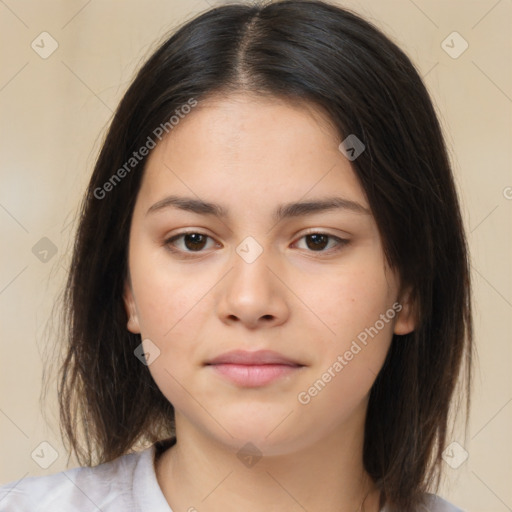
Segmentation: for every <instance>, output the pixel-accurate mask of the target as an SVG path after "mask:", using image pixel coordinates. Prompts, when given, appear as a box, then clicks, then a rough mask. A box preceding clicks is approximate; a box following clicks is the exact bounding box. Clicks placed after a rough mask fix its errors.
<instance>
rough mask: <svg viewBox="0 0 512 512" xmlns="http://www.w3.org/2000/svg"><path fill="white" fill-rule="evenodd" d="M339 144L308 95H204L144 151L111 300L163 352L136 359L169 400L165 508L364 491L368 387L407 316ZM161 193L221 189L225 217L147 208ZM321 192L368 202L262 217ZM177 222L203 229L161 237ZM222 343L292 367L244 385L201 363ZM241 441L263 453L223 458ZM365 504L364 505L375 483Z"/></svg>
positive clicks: (324, 504) (315, 504) (351, 496)
mask: <svg viewBox="0 0 512 512" xmlns="http://www.w3.org/2000/svg"><path fill="white" fill-rule="evenodd" d="M340 142H341V140H340V137H339V135H338V134H337V133H336V131H335V130H334V128H333V127H332V126H331V125H330V123H329V120H328V119H327V118H326V117H325V115H324V114H323V113H322V112H321V111H319V110H317V109H316V108H315V107H313V106H312V105H298V104H296V103H293V104H292V103H289V102H286V101H281V100H278V99H277V98H262V97H256V96H253V95H250V94H242V93H240V94H236V95H233V94H232V95H230V96H213V97H211V98H209V99H208V100H205V101H201V102H200V104H199V105H198V106H197V107H196V108H195V109H194V110H193V111H192V112H191V113H190V114H189V115H188V116H187V117H186V118H185V119H183V120H181V121H180V124H179V125H177V126H176V127H175V128H174V129H173V131H172V132H170V134H169V135H168V136H167V138H166V139H164V140H163V141H162V142H161V143H159V144H158V145H157V147H156V148H155V149H154V150H153V151H152V153H151V155H150V156H149V159H148V162H147V166H146V169H145V175H144V177H143V181H142V184H141V188H140V191H139V194H138V197H137V201H136V205H135V209H134V213H133V218H132V224H131V231H130V244H129V274H130V275H129V279H128V280H127V283H126V288H125V297H124V300H125V305H126V310H127V313H128V316H129V320H128V329H129V330H130V331H131V332H133V333H140V334H141V338H142V339H143V340H146V339H149V340H151V343H152V345H151V347H153V348H151V350H153V351H154V350H155V349H154V347H157V348H158V350H159V351H160V352H159V355H158V357H156V359H155V360H154V361H153V362H152V363H151V364H150V366H149V369H150V371H151V374H152V376H153V378H154V380H155V382H156V384H157V385H158V387H159V388H160V390H161V391H162V393H163V394H164V395H165V396H166V398H167V399H168V400H169V401H170V402H171V403H172V404H173V406H174V408H175V411H176V431H177V439H178V442H177V444H176V445H175V446H174V447H172V448H170V449H168V450H167V451H166V452H165V453H164V454H163V455H162V457H161V458H160V459H158V461H157V464H156V474H157V479H158V482H159V485H160V487H161V489H162V492H163V494H164V496H165V497H166V499H167V501H168V502H169V504H170V506H171V507H172V509H173V510H174V511H175V512H177V511H186V510H190V511H192V510H194V509H193V508H191V507H196V508H197V510H198V511H200V512H206V511H218V510H245V511H249V512H256V511H266V512H268V511H278V510H279V511H282V510H287V511H303V510H304V508H305V509H306V510H308V511H320V510H322V511H323V512H330V511H332V512H334V511H336V512H339V511H346V512H353V511H355V510H358V509H359V506H360V504H361V502H362V500H363V497H364V496H365V495H366V493H367V492H369V491H372V489H373V484H372V482H371V480H370V479H369V477H368V475H366V474H365V471H364V468H363V464H362V450H363V434H364V420H365V415H366V409H367V404H368V396H369V391H370V388H371V386H372V384H373V382H374V380H375V378H376V376H377V374H378V372H379V370H380V368H381V367H382V364H383V362H384V359H385V357H386V354H387V352H388V349H389V346H390V343H391V339H392V335H393V332H394V333H397V334H405V333H407V332H410V331H412V330H413V328H414V323H413V315H412V313H411V306H410V305H409V304H408V303H407V300H406V298H407V294H405V293H402V292H401V289H400V283H399V279H398V277H397V275H396V274H395V272H393V271H392V270H391V269H390V268H389V267H388V266H387V264H386V261H385V258H384V253H383V249H382V243H381V239H380V236H379V233H378V230H377V227H376V224H375V220H374V218H373V216H372V215H371V212H370V208H369V205H368V202H367V199H366V197H365V194H364V191H363V189H362V188H361V186H360V184H359V182H358V180H357V178H356V175H355V173H354V171H353V169H352V167H351V163H350V161H349V160H348V159H347V158H346V157H345V156H344V155H343V154H342V153H341V152H340V151H339V149H338V146H339V144H340ZM170 194H173V195H177V196H187V197H193V198H196V199H198V198H200V199H202V200H205V201H210V202H215V203H219V204H221V205H223V206H224V207H225V208H227V209H228V210H229V214H230V215H229V217H227V218H223V219H219V218H216V217H214V216H212V215H200V214H197V213H193V212H188V211H183V210H180V209H177V208H173V207H168V208H161V209H158V210H155V211H153V212H150V213H147V212H148V209H149V208H150V207H151V206H152V205H154V204H155V203H157V202H159V201H161V200H162V199H164V198H165V197H167V196H169V195H170ZM328 196H341V197H343V198H345V199H348V200H350V201H353V202H356V203H359V204H360V205H361V206H363V207H364V208H366V209H367V210H368V212H356V211H352V210H349V209H337V210H331V211H323V212H315V213H312V214H311V213H310V214H308V215H305V216H301V217H296V218H289V219H283V220H281V221H280V222H278V223H276V222H275V221H274V220H273V219H272V213H273V211H274V209H275V208H276V207H277V206H278V205H280V204H283V203H288V202H294V201H299V200H302V201H305V200H313V199H321V198H325V197H328ZM186 230H187V231H188V230H190V231H192V232H197V233H203V234H205V235H207V236H208V237H210V238H203V239H201V240H202V241H201V243H199V244H198V243H197V239H195V240H192V241H190V239H189V240H188V242H187V240H186V239H185V238H184V237H182V238H180V239H177V240H175V241H174V242H173V243H174V245H172V244H167V245H166V240H168V239H169V238H171V237H172V236H175V235H177V234H180V233H182V232H183V231H186ZM311 231H312V232H314V233H324V234H328V235H331V236H332V237H339V238H340V239H346V240H348V243H346V244H343V245H340V244H338V243H337V241H336V239H335V238H329V239H328V242H324V244H323V245H321V247H320V248H317V247H318V246H315V245H314V243H312V242H311V237H306V236H305V235H307V234H310V232H311ZM248 236H251V237H253V238H254V239H255V240H256V241H257V244H259V246H260V248H261V250H262V253H261V254H260V255H259V257H258V258H256V260H255V261H253V262H252V263H248V262H247V261H246V260H244V259H243V258H242V257H241V256H240V255H239V254H238V253H237V251H236V249H237V247H238V246H239V245H240V243H241V242H242V241H243V240H244V239H245V238H246V237H248ZM324 240H325V239H324ZM194 243H195V245H194ZM197 247H199V252H194V249H196V251H197ZM171 248H174V252H172V250H171ZM251 250H254V249H251ZM185 256H189V257H188V258H186V257H185ZM397 302H398V303H400V304H401V306H402V310H401V311H400V313H399V314H397V315H396V316H395V317H394V318H393V319H392V320H390V321H388V322H387V323H385V325H384V328H382V329H381V330H380V331H379V332H378V335H376V336H374V337H373V338H372V339H370V341H369V342H368V344H367V346H365V347H364V348H363V349H362V350H361V351H360V352H359V353H358V354H357V355H355V356H354V357H353V359H352V360H351V361H349V362H348V364H347V365H346V366H344V368H343V370H342V371H341V372H339V373H337V374H336V376H335V377H333V378H332V379H331V380H330V382H328V383H327V384H326V385H325V387H324V388H323V389H322V390H321V391H320V392H319V393H318V394H317V395H316V396H314V397H313V398H312V399H311V401H310V402H309V403H308V404H306V405H303V404H302V403H300V402H299V401H298V399H297V397H298V394H299V393H300V392H301V391H307V390H308V388H310V386H311V385H312V383H314V382H315V381H317V380H318V379H319V378H321V377H322V374H324V372H325V371H326V369H327V368H329V367H332V365H333V363H334V362H335V361H336V360H337V358H338V356H339V355H340V354H344V353H345V352H346V351H347V350H348V349H349V348H350V346H351V343H352V341H353V340H355V339H356V337H357V335H358V334H359V333H361V332H362V331H364V329H365V328H368V327H370V326H374V325H375V323H376V321H377V320H378V319H379V318H380V315H381V314H384V313H385V312H386V311H387V310H389V309H390V308H392V306H393V304H394V303H397ZM145 344H146V345H145V346H146V347H148V346H149V345H147V342H145ZM234 349H243V350H249V351H253V350H254V351H255V350H260V349H270V350H274V351H276V352H279V353H280V354H283V355H285V356H287V357H289V358H292V359H294V360H296V361H298V362H300V363H301V364H302V365H303V366H302V367H301V368H300V369H298V370H295V371H293V372H292V374H291V375H288V376H286V377H284V378H282V379H279V380H277V381H274V382H272V383H270V384H268V385H266V386H263V387H258V388H246V387H240V386H238V385H236V384H233V383H232V382H231V381H228V380H226V379H225V378H223V377H222V376H219V375H218V374H216V373H215V372H214V371H212V368H211V367H208V366H205V362H206V361H208V360H210V359H212V358H213V357H215V356H218V355H220V354H222V353H224V352H227V351H230V350H234ZM151 350H150V351H151ZM248 442H250V443H252V445H254V446H255V447H256V448H257V450H258V451H259V453H260V454H261V455H262V457H261V459H259V460H258V461H257V463H255V464H253V465H251V466H250V467H249V466H246V465H245V464H243V463H242V462H241V460H240V459H239V458H238V457H237V452H238V451H239V450H240V448H241V447H243V446H244V445H246V443H248ZM365 510H366V512H369V511H377V510H378V493H377V492H371V493H370V495H369V496H368V498H367V499H366V501H365Z"/></svg>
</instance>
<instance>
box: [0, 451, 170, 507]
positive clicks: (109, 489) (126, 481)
mask: <svg viewBox="0 0 512 512" xmlns="http://www.w3.org/2000/svg"><path fill="white" fill-rule="evenodd" d="M153 460H154V446H152V447H150V448H148V449H146V450H144V451H142V452H135V453H130V454H127V455H123V456H122V457H119V458H117V459H115V460H113V461H111V462H107V463H105V464H100V465H99V466H95V467H79V468H74V469H69V470H66V471H62V472H60V473H55V474H53V475H48V476H40V477H29V478H22V479H21V480H18V481H15V482H11V483H9V484H7V485H4V486H2V487H0V512H7V511H12V510H16V511H17V512H35V511H38V512H50V511H55V510H73V511H80V512H89V511H91V512H92V511H95V512H96V511H97V510H102V511H103V512H117V511H123V512H125V511H126V512H129V511H132V510H133V511H135V510H139V507H138V505H137V503H136V501H137V500H139V499H144V496H143V495H141V494H140V493H139V491H140V489H138V487H139V486H142V487H144V488H148V487H149V488H151V486H152V485H153V486H154V485H156V486H157V488H158V490H159V487H158V483H157V481H156V477H155V473H154V466H153ZM158 510H160V509H158ZM163 510H165V509H163ZM168 510H169V509H167V511H168ZM167 511H166V512H167Z"/></svg>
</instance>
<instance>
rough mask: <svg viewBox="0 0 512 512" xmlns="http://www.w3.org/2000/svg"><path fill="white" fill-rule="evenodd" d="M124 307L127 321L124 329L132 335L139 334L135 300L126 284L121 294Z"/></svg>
mask: <svg viewBox="0 0 512 512" xmlns="http://www.w3.org/2000/svg"><path fill="white" fill-rule="evenodd" d="M123 301H124V307H125V310H126V315H127V317H128V321H127V322H126V328H127V329H128V330H129V331H130V332H132V333H133V334H140V326H139V318H138V316H137V308H136V307H135V300H134V298H133V291H132V289H131V286H130V284H129V283H128V282H126V283H125V285H124V294H123Z"/></svg>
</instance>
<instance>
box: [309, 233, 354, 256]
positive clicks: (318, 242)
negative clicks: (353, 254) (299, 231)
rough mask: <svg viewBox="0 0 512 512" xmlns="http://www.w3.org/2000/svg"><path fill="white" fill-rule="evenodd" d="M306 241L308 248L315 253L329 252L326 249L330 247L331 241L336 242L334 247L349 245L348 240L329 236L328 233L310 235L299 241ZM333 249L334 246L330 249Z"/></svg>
mask: <svg viewBox="0 0 512 512" xmlns="http://www.w3.org/2000/svg"><path fill="white" fill-rule="evenodd" d="M302 239H305V240H306V246H307V248H308V249H310V250H312V251H313V252H327V251H325V250H324V249H325V248H326V246H327V245H329V239H330V240H331V241H334V246H340V247H342V246H344V245H346V244H347V243H348V240H345V239H343V238H339V237H337V236H333V235H328V234H327V233H308V234H307V235H304V236H303V237H301V238H300V239H299V240H302ZM329 249H332V246H331V247H330V248H329Z"/></svg>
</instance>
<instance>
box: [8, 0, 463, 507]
mask: <svg viewBox="0 0 512 512" xmlns="http://www.w3.org/2000/svg"><path fill="white" fill-rule="evenodd" d="M66 305H67V308H68V309H67V321H68V324H67V325H68V338H67V348H66V358H65V361H64V363H63V365H62V368H61V374H60V377H61V378H60V386H59V397H60V405H61V418H62V425H63V432H64V434H65V437H66V438H67V440H68V441H69V443H70V446H71V448H72V449H73V450H74V452H75V453H76V455H77V457H78V460H79V461H80V464H82V465H83V467H80V468H75V469H72V470H68V471H64V472H62V473H58V474H54V475H50V476H44V477H36V478H26V479H22V480H21V481H18V482H13V483H11V484H9V485H7V486H4V487H3V488H2V489H1V491H0V510H2V511H7V510H9V511H12V510H27V511H28V510H38V511H50V510H51V511H55V510H76V511H89V510H90V511H93V510H95V511H96V510H101V511H103V512H107V511H108V512H117V511H119V512H120V511H131V510H133V511H135V510H137V511H148V512H150V511H151V512H154V511H162V512H164V511H165V512H170V511H171V510H172V511H174V512H178V511H188V512H193V511H198V512H208V511H221V510H222V511H230V510H233V511H234V510H244V511H247V512H260V511H265V512H267V511H274V510H275V511H278V510H279V511H283V510H286V511H304V510H306V511H309V512H315V511H320V510H321V511H322V512H357V511H365V512H377V511H386V512H393V511H402V512H411V511H424V510H428V511H431V512H434V511H437V512H440V511H455V510H458V509H456V508H455V507H453V506H452V505H449V504H448V503H447V502H446V501H444V500H442V499H441V498H438V497H436V496H435V494H434V493H435V492H436V488H437V485H438V481H439V475H440V467H441V454H442V451H443V449H444V447H445V445H446V444H447V443H449V442H450V441H451V439H449V438H447V432H448V426H449V425H448V413H449V411H450V409H451V404H452V402H454V400H453V399H454V398H455V395H454V390H455V389H456V384H457V382H458V381H459V378H460V376H461V375H465V374H468V372H462V370H463V369H464V368H466V370H469V362H470V355H471V314H470V311H471V307H470V284H469V273H468V259H467V250H466V242H465V236H464V232H463V225H462V221H461V215H460V211H459V206H458V200H457V195H456V191H455V187H454V183H453V178H452V173H451V169H450V164H449V160H448V156H447V151H446V148H445V145H444V141H443V138H442V134H441V129H440V126H439V123H438V120H437V118H436V115H435V111H434V108H433V106H432V103H431V101H430V99H429V96H428V93H427V91H426V89H425V87H424V85H423V83H422V81H421V79H420V77H419V75H418V73H417V72H416V70H415V68H414V67H413V65H412V64H411V62H410V60H409V59H408V58H407V57H406V56H405V54H404V53H403V52H402V51H401V50H400V49H399V48H397V46H395V44H393V43H392V42H391V41H390V40H389V39H387V38H386V37H385V36H384V35H383V34H382V33H381V32H380V31H378V30H377V29H376V28H375V27H373V26H372V25H370V24H369V23H368V22H366V21H363V20H362V19H361V18H359V17H358V16H356V15H354V14H353V13H351V12H349V11H347V10H344V9H341V8H339V7H337V6H335V5H330V4H327V3H323V2H320V1H297V0H288V1H281V2H277V3H272V4H268V5H266V6H243V5H229V6H224V7H219V8H215V9H212V10H209V11H208V12H206V13H204V14H202V15H200V16H199V17H197V18H196V19H194V20H193V21H191V22H189V23H187V24H186V25H185V26H183V27H182V28H180V29H179V30H178V31H177V32H176V33H175V34H174V35H173V36H172V37H170V38H169V39H168V40H167V41H166V42H165V43H164V44H163V45H161V47H160V48H159V49H158V50H157V51H156V52H155V53H154V55H152V56H151V58H150V59H149V60H148V62H147V63H146V64H145V65H144V66H143V68H142V69H141V70H140V72H139V73H138V75H137V77H136V78H135V80H134V82H133V84H132V85H131V86H130V88H129V89H128V91H127V92H126V94H125V96H124V98H123V100H122V101H121V104H120V106H119V108H118V110H117V112H116V114H115V117H114V119H113V121H112V124H111V127H110V130H109V132H108V135H107V137H106V140H105V142H104V145H103V148H102V150H101V153H100V156H99V159H98V161H97V164H96V167H95V169H94V173H93V176H92V178H91V181H90V185H89V188H88V191H87V194H86V197H85V200H84V203H83V208H82V213H81V219H80V224H79V229H78V233H77V238H76V243H75V248H74V256H73V262H72V267H71V274H70V276H69V281H68V284H67V294H66ZM137 447H140V448H143V449H140V450H138V451H137V450H134V449H135V448H137Z"/></svg>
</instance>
